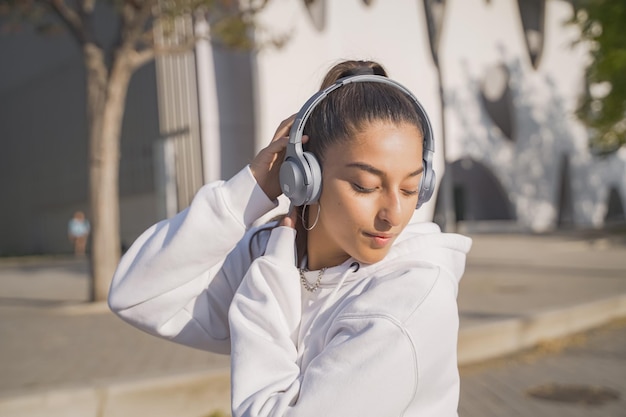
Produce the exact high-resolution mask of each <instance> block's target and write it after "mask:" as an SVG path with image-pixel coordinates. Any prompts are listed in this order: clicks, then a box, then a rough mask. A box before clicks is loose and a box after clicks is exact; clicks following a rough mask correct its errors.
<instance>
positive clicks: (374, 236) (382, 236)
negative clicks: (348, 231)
mask: <svg viewBox="0 0 626 417" xmlns="http://www.w3.org/2000/svg"><path fill="white" fill-rule="evenodd" d="M363 234H364V235H365V236H366V237H367V238H368V239H370V240H371V241H372V243H373V244H374V246H375V247H384V246H387V244H389V243H390V242H391V241H392V240H393V238H394V237H395V235H394V234H392V233H367V232H364V233H363Z"/></svg>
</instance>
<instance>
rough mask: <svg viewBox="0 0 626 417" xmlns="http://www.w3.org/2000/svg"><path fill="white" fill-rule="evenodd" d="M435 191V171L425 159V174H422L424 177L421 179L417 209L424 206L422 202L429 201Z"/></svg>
mask: <svg viewBox="0 0 626 417" xmlns="http://www.w3.org/2000/svg"><path fill="white" fill-rule="evenodd" d="M434 191H435V171H434V170H433V168H432V167H431V165H430V162H427V161H426V160H424V174H423V175H422V179H421V181H420V190H419V194H418V197H417V206H416V207H415V209H416V210H417V209H418V208H420V207H421V206H422V204H424V203H427V202H428V200H430V198H431V197H432V196H433V192H434Z"/></svg>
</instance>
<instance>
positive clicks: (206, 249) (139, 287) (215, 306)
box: [108, 167, 275, 353]
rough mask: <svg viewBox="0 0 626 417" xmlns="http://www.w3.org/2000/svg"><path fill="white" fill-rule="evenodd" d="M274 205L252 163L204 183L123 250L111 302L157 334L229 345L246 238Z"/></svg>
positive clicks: (206, 345)
mask: <svg viewBox="0 0 626 417" xmlns="http://www.w3.org/2000/svg"><path fill="white" fill-rule="evenodd" d="M274 207H275V204H274V203H273V202H272V201H270V200H269V199H268V198H267V196H266V195H265V194H264V193H263V191H262V190H261V188H260V187H259V186H258V184H257V183H256V181H255V179H254V176H253V175H252V172H251V171H250V169H249V168H248V167H246V168H244V169H243V170H242V171H240V172H239V173H238V174H237V175H235V176H234V177H233V178H231V179H230V180H229V181H227V182H223V181H219V182H215V183H211V184H209V185H206V186H204V187H203V188H201V189H200V190H199V191H198V193H197V194H196V196H195V197H194V200H193V202H192V203H191V205H190V206H189V207H188V208H187V209H185V210H184V211H182V212H180V213H179V214H177V215H176V216H174V217H173V218H171V219H168V220H164V221H162V222H160V223H158V224H156V225H154V226H152V227H151V228H150V229H148V230H147V231H145V232H144V233H143V234H142V235H141V236H140V237H139V238H138V239H137V240H136V241H135V242H134V243H133V245H132V246H131V247H130V249H129V250H128V251H127V252H126V254H125V255H124V256H123V257H122V259H121V261H120V264H119V265H118V268H117V270H116V272H115V275H114V276H113V281H112V283H111V288H110V292H109V299H108V302H109V306H110V308H111V310H112V311H113V312H114V313H116V314H117V315H119V316H120V317H121V318H122V319H123V320H125V321H127V322H129V323H130V324H132V325H133V326H136V327H138V328H140V329H142V330H144V331H146V332H148V333H150V334H153V335H156V336H160V337H163V338H167V339H170V340H173V341H175V342H179V343H182V344H186V345H189V346H192V347H196V348H200V349H205V350H211V351H216V352H219V353H228V351H229V349H230V339H229V338H230V332H229V327H228V317H227V313H228V308H229V306H230V302H231V300H232V297H233V294H234V292H235V290H236V289H237V287H238V285H239V283H240V281H241V279H242V278H243V276H244V274H245V272H246V270H247V267H248V265H249V264H250V255H249V247H248V246H249V241H248V239H242V238H243V237H244V233H245V232H246V230H247V229H248V228H249V226H250V225H251V224H252V223H253V222H254V221H255V220H257V219H258V218H259V217H260V216H262V215H263V214H265V213H267V212H268V211H269V210H271V209H273V208H274Z"/></svg>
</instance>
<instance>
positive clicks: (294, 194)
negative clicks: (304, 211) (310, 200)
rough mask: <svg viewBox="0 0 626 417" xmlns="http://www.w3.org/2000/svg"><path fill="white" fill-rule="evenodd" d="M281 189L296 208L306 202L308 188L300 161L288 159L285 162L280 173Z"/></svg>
mask: <svg viewBox="0 0 626 417" xmlns="http://www.w3.org/2000/svg"><path fill="white" fill-rule="evenodd" d="M278 175H279V181H280V189H281V190H282V192H283V194H285V196H286V197H287V198H289V200H291V203H292V204H293V205H294V206H301V205H302V204H304V202H305V201H306V196H307V187H306V185H305V184H304V172H303V170H302V165H300V164H299V163H298V160H296V159H294V158H291V157H288V158H287V159H285V161H283V163H282V164H281V166H280V171H279V173H278Z"/></svg>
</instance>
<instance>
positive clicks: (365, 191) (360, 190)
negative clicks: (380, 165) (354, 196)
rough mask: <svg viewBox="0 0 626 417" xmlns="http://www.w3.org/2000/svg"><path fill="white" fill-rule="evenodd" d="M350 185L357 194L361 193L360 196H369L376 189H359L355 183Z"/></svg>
mask: <svg viewBox="0 0 626 417" xmlns="http://www.w3.org/2000/svg"><path fill="white" fill-rule="evenodd" d="M351 185H352V189H353V190H354V191H356V192H357V193H361V194H369V193H373V192H374V191H376V188H365V187H361V186H360V185H359V184H357V183H355V182H353V183H351Z"/></svg>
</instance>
